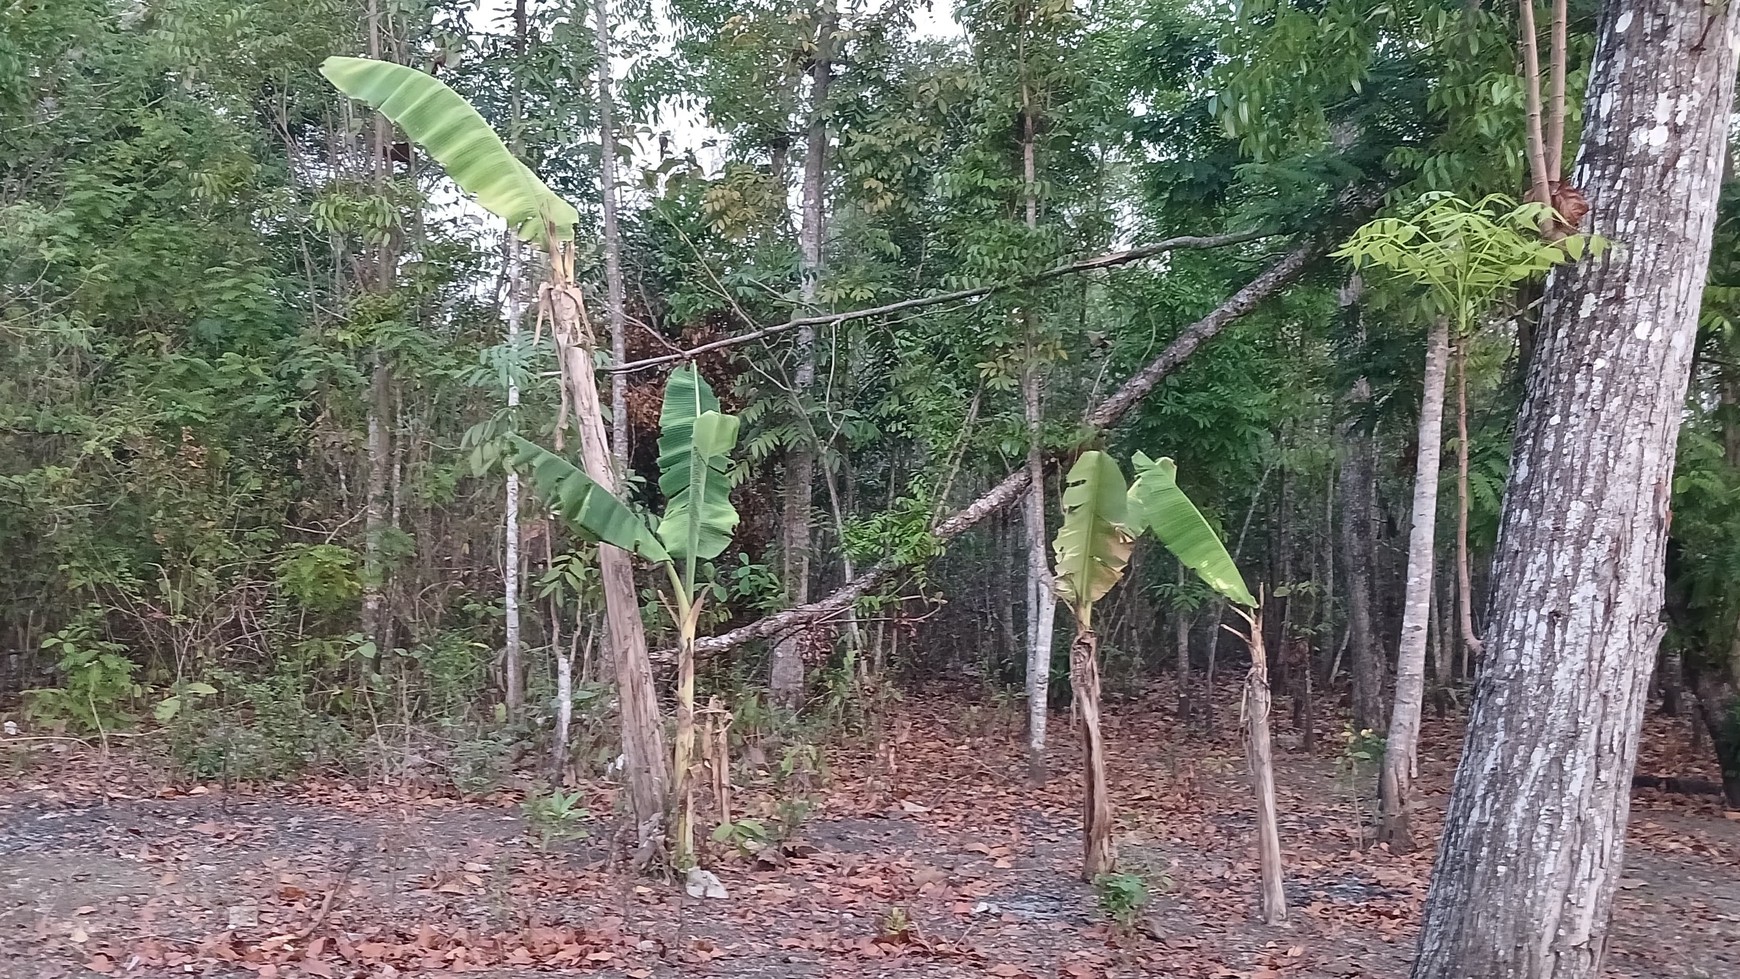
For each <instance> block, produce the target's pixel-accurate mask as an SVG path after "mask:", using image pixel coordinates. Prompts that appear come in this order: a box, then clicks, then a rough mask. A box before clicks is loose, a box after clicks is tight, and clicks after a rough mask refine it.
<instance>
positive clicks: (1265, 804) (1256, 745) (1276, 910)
mask: <svg viewBox="0 0 1740 979" xmlns="http://www.w3.org/2000/svg"><path fill="white" fill-rule="evenodd" d="M1248 625H1249V626H1250V633H1249V635H1247V636H1246V637H1245V642H1246V643H1247V644H1248V645H1249V646H1250V650H1251V670H1250V673H1249V674H1247V675H1246V677H1245V690H1244V708H1243V710H1242V712H1241V713H1242V714H1243V717H1244V721H1245V725H1244V736H1245V759H1246V761H1247V763H1248V764H1249V765H1250V770H1251V788H1252V791H1253V793H1254V794H1255V796H1256V802H1257V862H1258V864H1259V867H1260V870H1261V871H1262V877H1263V889H1262V909H1263V920H1264V921H1265V922H1267V923H1268V924H1271V925H1278V924H1280V923H1281V922H1283V921H1286V920H1287V892H1286V888H1285V886H1284V884H1283V868H1282V866H1281V828H1280V821H1279V819H1278V818H1277V817H1276V813H1275V756H1274V738H1273V736H1272V733H1271V732H1270V730H1269V712H1270V706H1271V699H1272V698H1271V697H1270V695H1269V665H1268V664H1269V657H1268V653H1267V652H1266V651H1264V649H1263V616H1262V613H1261V612H1260V611H1259V612H1257V613H1256V614H1254V615H1253V616H1251V617H1250V618H1249V620H1248ZM1307 673H1309V671H1307Z"/></svg>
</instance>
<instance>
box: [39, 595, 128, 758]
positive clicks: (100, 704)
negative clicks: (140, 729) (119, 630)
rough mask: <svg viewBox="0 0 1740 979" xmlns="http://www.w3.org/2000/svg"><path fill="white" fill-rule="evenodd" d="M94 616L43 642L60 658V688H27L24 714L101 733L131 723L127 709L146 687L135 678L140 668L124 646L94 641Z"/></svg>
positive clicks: (40, 719)
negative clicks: (92, 620) (128, 655)
mask: <svg viewBox="0 0 1740 979" xmlns="http://www.w3.org/2000/svg"><path fill="white" fill-rule="evenodd" d="M91 619H92V616H91V615H89V614H87V615H84V616H80V618H79V620H78V621H76V622H74V623H73V624H72V625H69V626H67V627H66V628H65V629H62V630H60V631H59V632H56V633H54V634H53V635H51V636H49V637H48V638H46V639H44V640H43V641H42V648H43V649H49V650H54V651H56V652H57V653H59V656H60V658H59V659H58V660H57V661H56V663H55V668H56V669H57V670H59V671H60V673H61V683H60V686H58V687H45V688H42V689H39V690H26V691H25V692H24V696H25V713H27V714H28V715H29V716H30V717H31V718H32V719H34V720H37V721H43V722H60V721H64V722H66V723H67V724H69V725H72V726H74V727H76V728H78V729H80V730H84V731H95V732H98V733H101V732H103V731H106V730H110V729H113V728H118V727H125V726H127V725H129V724H131V723H133V721H134V720H135V717H134V716H133V714H132V713H131V712H130V711H129V710H128V709H127V708H128V706H129V705H130V704H131V703H132V701H134V700H135V699H137V698H138V697H139V696H140V695H141V694H142V693H144V688H143V687H141V686H140V685H139V684H138V683H136V682H134V680H133V673H134V671H135V670H137V669H138V664H136V663H134V662H133V661H132V660H130V659H128V658H127V656H126V652H127V647H126V646H124V645H122V644H121V643H118V642H109V641H107V640H104V639H99V638H98V637H97V633H96V629H95V627H94V626H93V624H92V622H91Z"/></svg>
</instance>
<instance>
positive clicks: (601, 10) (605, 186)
mask: <svg viewBox="0 0 1740 979" xmlns="http://www.w3.org/2000/svg"><path fill="white" fill-rule="evenodd" d="M592 21H593V23H592V33H593V38H594V40H593V43H594V45H596V47H597V58H598V195H599V210H600V216H601V217H602V219H603V225H604V227H603V232H604V236H603V237H604V242H603V244H604V298H605V304H606V309H607V311H608V312H607V315H608V317H609V319H610V361H611V363H613V364H621V363H624V362H626V361H627V360H628V354H627V350H626V348H625V345H626V344H627V342H628V308H627V302H628V300H627V295H626V292H625V290H624V288H623V284H622V232H621V230H620V227H619V225H618V223H617V215H616V210H617V208H616V103H615V95H614V88H615V86H614V84H613V82H614V79H613V78H612V76H611V71H612V68H611V62H610V0H592ZM610 441H611V449H612V453H611V458H612V461H613V462H614V463H615V465H616V471H617V472H618V473H627V472H628V375H627V374H623V373H612V374H611V375H610Z"/></svg>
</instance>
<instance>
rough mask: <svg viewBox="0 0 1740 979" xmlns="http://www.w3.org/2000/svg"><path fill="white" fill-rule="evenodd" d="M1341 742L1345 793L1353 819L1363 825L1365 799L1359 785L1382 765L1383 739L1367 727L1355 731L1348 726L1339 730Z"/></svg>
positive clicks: (1351, 726)
mask: <svg viewBox="0 0 1740 979" xmlns="http://www.w3.org/2000/svg"><path fill="white" fill-rule="evenodd" d="M1341 741H1342V747H1341V767H1342V768H1343V769H1344V770H1345V771H1346V772H1347V792H1348V795H1349V796H1350V797H1351V798H1352V799H1353V811H1354V817H1355V818H1356V819H1358V820H1359V821H1360V822H1361V823H1363V822H1364V819H1365V816H1364V809H1365V797H1364V794H1363V793H1361V792H1360V784H1361V780H1362V779H1363V778H1365V777H1368V776H1370V775H1371V773H1373V772H1376V771H1377V770H1378V769H1379V768H1380V767H1381V766H1382V765H1383V761H1384V738H1383V735H1381V734H1378V733H1377V732H1376V731H1373V730H1372V729H1371V728H1369V727H1368V728H1362V729H1360V730H1358V731H1356V730H1354V729H1353V725H1351V724H1348V725H1345V726H1343V727H1342V729H1341Z"/></svg>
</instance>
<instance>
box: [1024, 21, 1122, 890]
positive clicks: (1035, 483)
mask: <svg viewBox="0 0 1740 979" xmlns="http://www.w3.org/2000/svg"><path fill="white" fill-rule="evenodd" d="M1022 59H1023V61H1022V71H1023V73H1025V71H1026V62H1025V52H1023V54H1022ZM1037 112H1038V110H1037V109H1036V108H1035V106H1034V104H1033V93H1032V89H1031V88H1029V86H1028V84H1027V81H1026V78H1025V75H1023V79H1022V82H1021V178H1022V185H1023V194H1022V196H1023V198H1024V201H1023V203H1024V209H1025V211H1026V217H1027V230H1028V231H1030V232H1031V231H1034V230H1035V229H1037V228H1038V227H1039V162H1038V131H1037V122H1038V120H1037V119H1036V116H1037ZM1024 318H1025V320H1026V330H1027V362H1026V364H1025V365H1023V368H1022V372H1021V410H1022V416H1023V418H1024V419H1025V421H1026V423H1027V481H1028V489H1027V492H1028V496H1027V548H1028V550H1027V573H1028V577H1027V589H1028V595H1029V602H1030V605H1029V607H1030V608H1032V609H1033V611H1034V617H1033V619H1032V620H1031V623H1032V624H1031V625H1030V626H1029V629H1028V639H1029V645H1028V647H1027V775H1028V777H1029V778H1030V779H1032V780H1033V782H1034V783H1036V784H1044V782H1045V719H1046V712H1047V711H1048V710H1049V709H1050V704H1049V699H1050V693H1051V643H1052V636H1053V632H1054V630H1055V629H1056V625H1057V596H1056V595H1055V594H1054V593H1053V592H1052V588H1051V560H1050V557H1049V550H1050V548H1049V544H1050V541H1049V539H1048V538H1047V535H1046V530H1045V459H1044V450H1045V447H1044V425H1045V405H1044V400H1043V397H1044V379H1043V377H1042V376H1041V370H1040V361H1039V349H1038V347H1039V345H1038V342H1037V340H1038V330H1039V325H1038V317H1037V316H1036V315H1035V313H1034V311H1033V310H1032V309H1031V308H1029V309H1027V310H1025V311H1024ZM1097 644H1098V640H1097V639H1096V640H1095V645H1096V648H1097ZM1095 664H1096V665H1095V670H1096V672H1095V674H1094V677H1095V678H1094V692H1095V694H1096V696H1097V694H1098V692H1099V674H1098V672H1097V670H1098V665H1097V664H1098V661H1097V660H1096V661H1095ZM1095 709H1096V711H1097V709H1098V708H1097V701H1096V708H1095ZM1095 731H1096V736H1097V731H1098V720H1097V716H1096V720H1095ZM1108 832H1109V830H1108ZM1092 847H1093V844H1092V843H1091V842H1090V843H1089V849H1090V851H1091V850H1092ZM1090 856H1091V854H1090Z"/></svg>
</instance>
